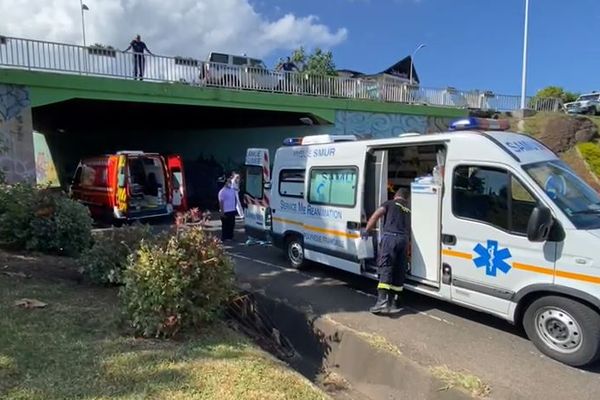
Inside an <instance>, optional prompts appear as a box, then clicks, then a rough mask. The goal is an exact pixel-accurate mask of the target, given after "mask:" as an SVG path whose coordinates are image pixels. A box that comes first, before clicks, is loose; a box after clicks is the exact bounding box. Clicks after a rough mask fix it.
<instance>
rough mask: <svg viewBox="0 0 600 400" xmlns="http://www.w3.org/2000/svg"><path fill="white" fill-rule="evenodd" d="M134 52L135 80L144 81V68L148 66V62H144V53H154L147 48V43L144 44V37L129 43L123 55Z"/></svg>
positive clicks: (138, 37)
mask: <svg viewBox="0 0 600 400" xmlns="http://www.w3.org/2000/svg"><path fill="white" fill-rule="evenodd" d="M131 49H132V50H133V79H138V78H139V79H140V81H143V80H144V67H145V66H146V60H144V51H147V52H148V53H149V54H150V55H154V54H152V52H151V51H150V49H149V48H148V46H146V43H144V42H142V37H141V36H140V35H137V36H136V37H135V39H133V40H132V41H131V43H129V47H128V48H126V49H125V50H124V51H123V53H126V52H128V51H129V50H131Z"/></svg>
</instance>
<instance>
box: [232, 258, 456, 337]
mask: <svg viewBox="0 0 600 400" xmlns="http://www.w3.org/2000/svg"><path fill="white" fill-rule="evenodd" d="M229 254H230V255H231V256H232V257H235V258H239V259H242V260H246V261H252V262H255V263H258V264H262V265H266V266H268V267H273V268H277V269H279V270H282V271H286V272H292V273H296V274H299V275H302V276H304V277H305V278H308V279H310V280H313V281H325V280H326V279H329V280H333V281H336V282H339V283H343V282H342V281H339V280H337V279H333V278H321V277H319V276H313V275H309V274H307V273H304V272H302V271H298V270H297V269H294V268H288V267H284V266H282V265H278V264H274V263H271V262H268V261H264V260H259V259H256V258H251V257H248V256H244V255H242V254H239V253H234V252H229ZM348 289H350V290H352V291H353V292H355V293H358V294H361V295H363V296H366V297H369V298H373V299H374V298H377V296H375V295H373V294H371V293H367V292H364V291H362V290H358V289H353V288H348ZM404 307H405V308H406V309H407V310H410V311H412V312H414V313H416V314H418V315H422V316H425V317H427V318H431V319H433V320H435V321H438V322H442V323H445V324H447V325H451V326H454V323H453V322H451V321H448V320H447V319H445V318H441V317H438V316H435V315H432V314H429V313H427V312H425V311H420V310H417V309H416V308H413V307H411V306H407V305H405V306H404Z"/></svg>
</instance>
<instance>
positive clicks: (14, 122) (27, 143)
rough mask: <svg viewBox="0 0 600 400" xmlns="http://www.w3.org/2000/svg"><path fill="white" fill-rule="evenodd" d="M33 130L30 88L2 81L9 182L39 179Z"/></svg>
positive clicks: (0, 165) (0, 121) (3, 156)
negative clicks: (36, 169)
mask: <svg viewBox="0 0 600 400" xmlns="http://www.w3.org/2000/svg"><path fill="white" fill-rule="evenodd" d="M32 131H33V128H32V120H31V102H30V99H29V91H28V90H27V88H25V87H23V86H15V85H4V84H0V146H1V149H0V150H1V151H0V170H1V171H2V173H3V174H4V178H5V179H6V181H7V182H8V183H15V182H33V181H34V180H35V161H34V152H33V135H32Z"/></svg>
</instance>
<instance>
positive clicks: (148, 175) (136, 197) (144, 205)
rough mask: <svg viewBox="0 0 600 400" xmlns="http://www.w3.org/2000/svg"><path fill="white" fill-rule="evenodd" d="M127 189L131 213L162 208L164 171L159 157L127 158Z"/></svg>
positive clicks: (164, 202) (163, 203)
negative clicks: (129, 195)
mask: <svg viewBox="0 0 600 400" xmlns="http://www.w3.org/2000/svg"><path fill="white" fill-rule="evenodd" d="M128 167H129V187H130V193H131V197H130V200H129V207H130V209H131V210H132V211H145V210H152V209H156V208H159V207H163V206H164V205H165V204H166V201H165V193H166V190H165V187H166V182H165V170H164V165H163V162H162V160H161V159H160V157H157V156H140V157H131V156H130V157H129V159H128Z"/></svg>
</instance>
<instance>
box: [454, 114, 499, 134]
mask: <svg viewBox="0 0 600 400" xmlns="http://www.w3.org/2000/svg"><path fill="white" fill-rule="evenodd" d="M509 128H510V124H509V123H508V120H506V119H489V118H475V117H469V118H462V119H459V120H456V121H454V122H452V123H451V124H450V130H451V131H465V130H472V129H476V130H485V131H505V130H508V129H509Z"/></svg>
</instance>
